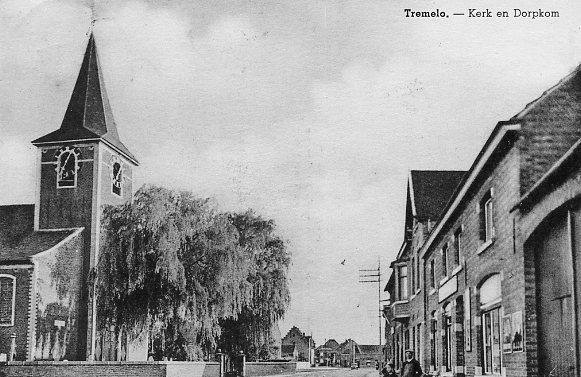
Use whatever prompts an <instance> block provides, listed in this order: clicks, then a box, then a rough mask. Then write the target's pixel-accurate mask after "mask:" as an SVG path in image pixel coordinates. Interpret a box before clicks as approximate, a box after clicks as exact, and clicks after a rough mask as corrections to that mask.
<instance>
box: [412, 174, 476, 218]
mask: <svg viewBox="0 0 581 377" xmlns="http://www.w3.org/2000/svg"><path fill="white" fill-rule="evenodd" d="M464 174H466V172H465V171H458V170H412V171H410V176H409V181H408V192H409V194H410V200H411V210H412V214H413V216H414V217H418V218H420V219H432V220H434V221H435V220H437V219H438V218H440V215H441V214H442V211H443V210H444V208H446V204H447V203H448V201H449V200H450V198H451V197H452V194H453V193H454V190H455V189H456V187H458V184H459V183H460V181H461V180H462V177H463V176H464Z"/></svg>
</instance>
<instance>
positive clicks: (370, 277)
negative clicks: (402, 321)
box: [359, 258, 383, 347]
mask: <svg viewBox="0 0 581 377" xmlns="http://www.w3.org/2000/svg"><path fill="white" fill-rule="evenodd" d="M359 282H360V283H377V303H378V305H379V313H378V317H379V346H380V347H381V338H382V334H381V318H382V316H381V313H382V312H383V310H382V307H381V259H380V258H377V269H372V270H359Z"/></svg>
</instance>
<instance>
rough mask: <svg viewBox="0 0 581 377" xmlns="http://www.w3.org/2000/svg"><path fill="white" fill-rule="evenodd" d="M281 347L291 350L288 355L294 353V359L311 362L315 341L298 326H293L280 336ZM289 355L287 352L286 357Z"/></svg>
mask: <svg viewBox="0 0 581 377" xmlns="http://www.w3.org/2000/svg"><path fill="white" fill-rule="evenodd" d="M282 347H283V349H286V350H287V351H290V350H291V347H293V348H292V351H291V353H290V355H294V353H296V355H294V360H297V361H309V362H312V359H313V355H312V353H313V352H314V349H315V341H314V340H313V338H312V337H311V336H310V335H306V334H305V333H304V332H302V331H301V330H300V329H299V328H298V327H296V326H293V327H292V328H291V329H290V330H289V331H288V333H287V334H286V335H285V336H284V338H282ZM288 356H289V354H288V352H287V357H288ZM283 357H285V356H284V355H283Z"/></svg>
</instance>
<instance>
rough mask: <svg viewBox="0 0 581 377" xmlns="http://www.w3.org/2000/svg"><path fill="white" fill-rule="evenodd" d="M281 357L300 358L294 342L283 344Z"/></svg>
mask: <svg viewBox="0 0 581 377" xmlns="http://www.w3.org/2000/svg"><path fill="white" fill-rule="evenodd" d="M281 357H282V358H283V359H285V360H297V359H298V358H299V351H298V350H297V347H296V345H294V344H283V345H282V350H281Z"/></svg>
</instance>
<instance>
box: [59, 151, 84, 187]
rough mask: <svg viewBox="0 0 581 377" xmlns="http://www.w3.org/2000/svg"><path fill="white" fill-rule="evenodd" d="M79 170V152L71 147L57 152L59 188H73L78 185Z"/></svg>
mask: <svg viewBox="0 0 581 377" xmlns="http://www.w3.org/2000/svg"><path fill="white" fill-rule="evenodd" d="M78 170H79V154H78V152H76V151H75V150H74V149H70V148H69V147H66V148H63V149H61V150H60V151H59V152H58V154H57V167H56V172H57V180H56V184H57V187H58V188H72V187H76V186H77V172H78Z"/></svg>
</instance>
